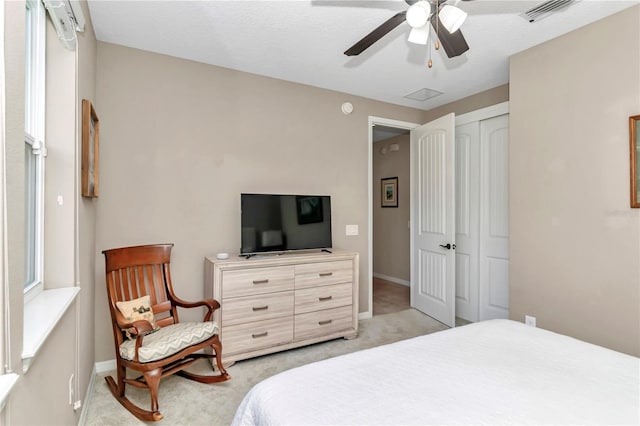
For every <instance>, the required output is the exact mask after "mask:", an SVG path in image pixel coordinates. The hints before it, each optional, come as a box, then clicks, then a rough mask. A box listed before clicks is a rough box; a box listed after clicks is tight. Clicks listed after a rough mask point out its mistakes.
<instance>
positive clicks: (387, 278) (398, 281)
mask: <svg viewBox="0 0 640 426" xmlns="http://www.w3.org/2000/svg"><path fill="white" fill-rule="evenodd" d="M373 276H374V277H375V278H380V279H381V280H385V281H391V282H392V283H396V284H400V285H403V286H405V287H411V282H409V281H407V280H403V279H400V278H396V277H390V276H389V275H384V274H379V273H377V272H374V273H373Z"/></svg>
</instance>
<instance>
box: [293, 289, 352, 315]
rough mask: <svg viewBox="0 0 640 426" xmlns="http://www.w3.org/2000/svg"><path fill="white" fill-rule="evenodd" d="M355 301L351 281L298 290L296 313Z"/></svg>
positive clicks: (349, 303) (344, 304)
mask: <svg viewBox="0 0 640 426" xmlns="http://www.w3.org/2000/svg"><path fill="white" fill-rule="evenodd" d="M352 303H353V286H352V284H351V283H345V284H333V285H323V286H320V287H309V288H303V289H300V290H296V304H295V313H296V314H303V313H306V312H313V311H320V310H323V309H330V308H337V307H340V306H347V305H351V304H352Z"/></svg>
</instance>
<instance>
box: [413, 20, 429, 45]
mask: <svg viewBox="0 0 640 426" xmlns="http://www.w3.org/2000/svg"><path fill="white" fill-rule="evenodd" d="M428 41H429V25H425V26H424V27H422V28H411V32H410V33H409V42H410V43H415V44H422V45H425V44H427V42H428Z"/></svg>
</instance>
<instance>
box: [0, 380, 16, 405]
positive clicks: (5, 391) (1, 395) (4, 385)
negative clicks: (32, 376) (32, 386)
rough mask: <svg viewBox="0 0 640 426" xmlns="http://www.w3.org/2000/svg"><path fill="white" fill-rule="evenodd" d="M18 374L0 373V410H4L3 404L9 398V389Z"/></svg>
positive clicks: (14, 382)
mask: <svg viewBox="0 0 640 426" xmlns="http://www.w3.org/2000/svg"><path fill="white" fill-rule="evenodd" d="M18 377H20V376H18V375H17V374H15V373H11V374H2V375H0V411H2V410H4V406H5V404H6V403H7V399H9V394H10V393H11V389H13V386H14V385H15V384H16V382H17V381H18Z"/></svg>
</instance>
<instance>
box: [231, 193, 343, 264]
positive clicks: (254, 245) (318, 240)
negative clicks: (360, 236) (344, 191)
mask: <svg viewBox="0 0 640 426" xmlns="http://www.w3.org/2000/svg"><path fill="white" fill-rule="evenodd" d="M240 199H241V200H240V203H241V209H242V214H241V226H242V244H241V248H240V254H243V255H250V254H256V253H265V252H284V251H290V250H309V249H330V248H331V245H332V241H331V197H329V196H328V195H276V194H241V195H240Z"/></svg>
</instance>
